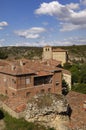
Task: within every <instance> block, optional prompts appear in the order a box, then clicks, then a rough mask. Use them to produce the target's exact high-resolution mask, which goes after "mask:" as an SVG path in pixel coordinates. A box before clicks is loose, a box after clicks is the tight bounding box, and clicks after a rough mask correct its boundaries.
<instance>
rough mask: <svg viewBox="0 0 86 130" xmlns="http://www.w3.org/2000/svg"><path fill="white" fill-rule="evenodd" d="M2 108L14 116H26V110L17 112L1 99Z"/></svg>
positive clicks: (0, 106)
mask: <svg viewBox="0 0 86 130" xmlns="http://www.w3.org/2000/svg"><path fill="white" fill-rule="evenodd" d="M0 108H3V109H4V110H5V111H6V112H8V113H9V114H10V115H11V116H12V117H15V118H17V119H19V118H22V117H24V112H20V113H17V112H15V111H14V110H12V109H11V108H10V107H8V106H7V105H6V104H4V103H3V102H1V101H0Z"/></svg>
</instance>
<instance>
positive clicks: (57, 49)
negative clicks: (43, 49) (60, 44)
mask: <svg viewBox="0 0 86 130" xmlns="http://www.w3.org/2000/svg"><path fill="white" fill-rule="evenodd" d="M66 51H67V50H64V49H62V48H56V49H55V48H53V52H66Z"/></svg>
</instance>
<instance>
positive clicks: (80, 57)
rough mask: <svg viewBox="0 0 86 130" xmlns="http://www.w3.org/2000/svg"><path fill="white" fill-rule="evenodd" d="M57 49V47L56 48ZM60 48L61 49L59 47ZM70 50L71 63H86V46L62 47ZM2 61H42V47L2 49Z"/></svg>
mask: <svg viewBox="0 0 86 130" xmlns="http://www.w3.org/2000/svg"><path fill="white" fill-rule="evenodd" d="M54 48H56V47H54ZM58 48H59V47H58ZM60 48H63V49H65V50H68V53H69V61H72V62H76V61H78V62H81V63H83V62H85V63H86V45H79V46H76V45H73V46H63V47H62V46H61V47H60ZM0 58H1V59H20V58H28V59H40V58H42V47H23V46H22V47H0Z"/></svg>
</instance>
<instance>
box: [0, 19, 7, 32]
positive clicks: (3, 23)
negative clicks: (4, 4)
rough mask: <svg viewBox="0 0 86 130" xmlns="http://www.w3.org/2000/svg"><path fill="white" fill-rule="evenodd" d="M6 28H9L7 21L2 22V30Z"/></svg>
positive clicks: (0, 24) (0, 26)
mask: <svg viewBox="0 0 86 130" xmlns="http://www.w3.org/2000/svg"><path fill="white" fill-rule="evenodd" d="M6 26H8V23H7V22H6V21H2V22H0V30H2V29H3V27H6Z"/></svg>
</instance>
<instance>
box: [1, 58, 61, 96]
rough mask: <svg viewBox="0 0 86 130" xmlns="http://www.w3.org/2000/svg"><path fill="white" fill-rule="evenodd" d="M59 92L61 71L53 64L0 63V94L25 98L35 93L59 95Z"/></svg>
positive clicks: (18, 61) (37, 62)
mask: <svg viewBox="0 0 86 130" xmlns="http://www.w3.org/2000/svg"><path fill="white" fill-rule="evenodd" d="M52 63H53V62H52ZM61 90H62V73H61V69H60V68H58V67H55V66H54V65H53V64H46V63H43V62H42V61H31V60H25V59H23V60H17V61H0V94H3V95H7V96H8V97H16V96H19V97H24V98H26V97H30V96H34V95H35V94H37V93H44V92H45V93H48V92H49V93H61Z"/></svg>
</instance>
